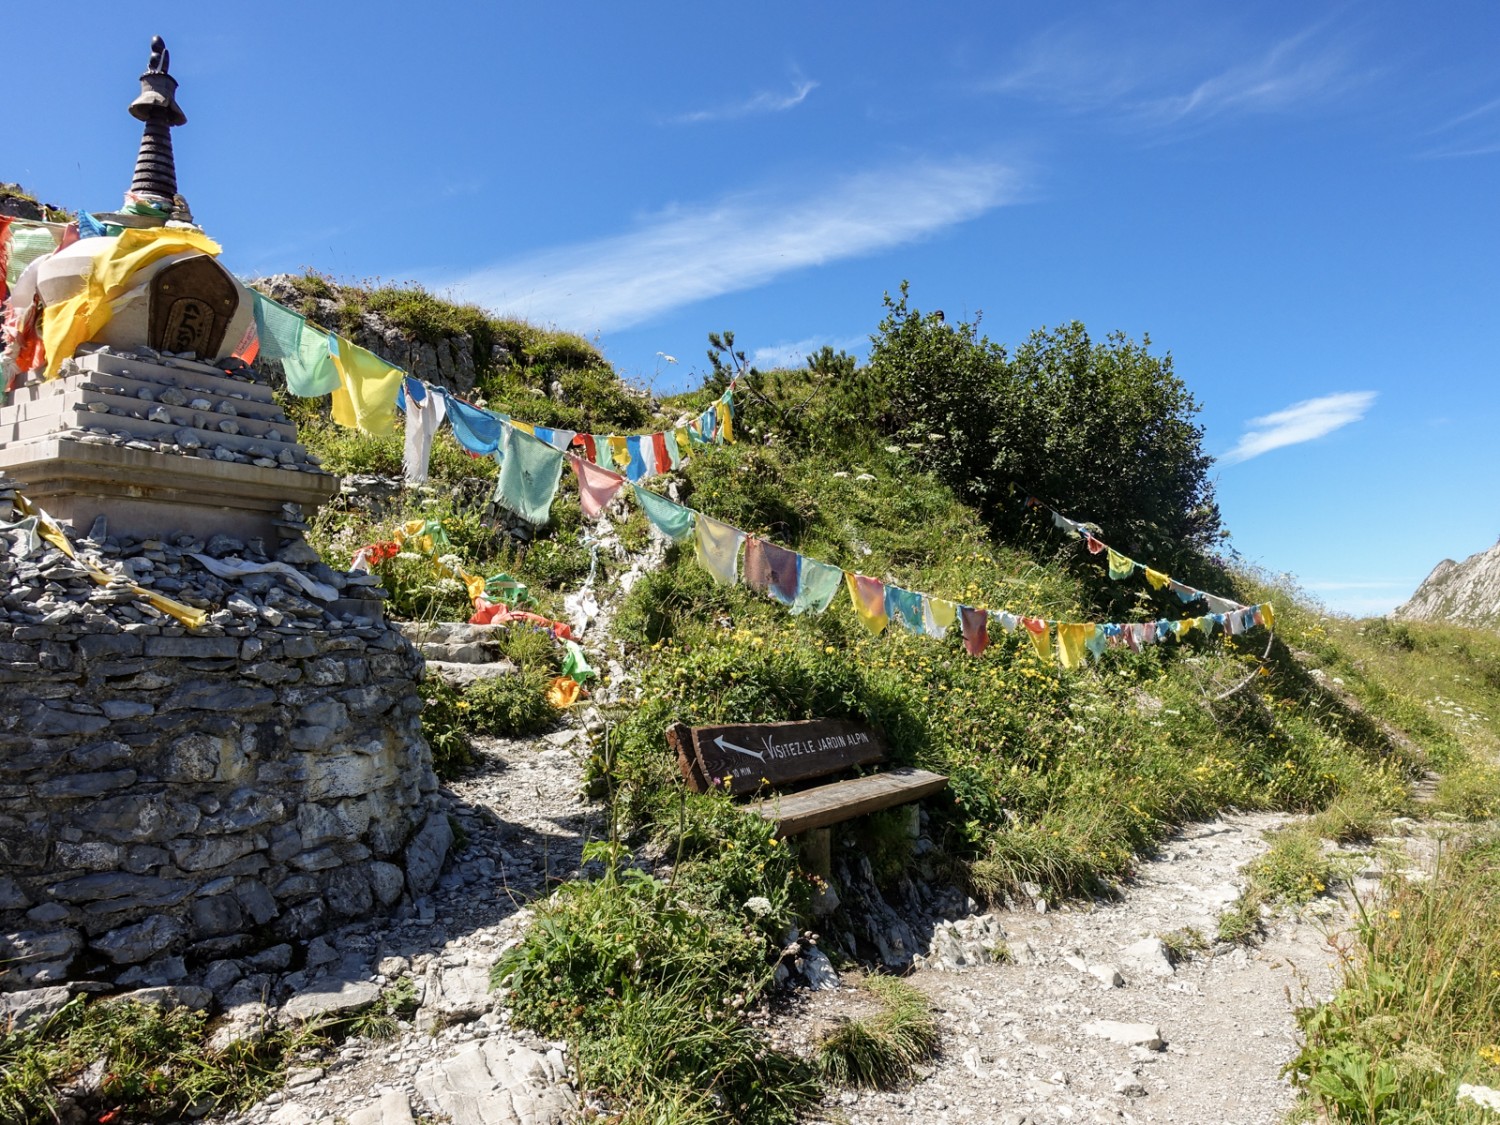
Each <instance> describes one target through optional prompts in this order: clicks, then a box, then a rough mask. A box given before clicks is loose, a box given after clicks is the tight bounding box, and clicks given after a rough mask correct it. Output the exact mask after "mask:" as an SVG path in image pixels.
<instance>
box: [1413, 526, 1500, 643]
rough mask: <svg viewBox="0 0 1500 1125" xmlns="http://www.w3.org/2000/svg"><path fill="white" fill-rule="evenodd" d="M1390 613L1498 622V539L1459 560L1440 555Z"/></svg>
mask: <svg viewBox="0 0 1500 1125" xmlns="http://www.w3.org/2000/svg"><path fill="white" fill-rule="evenodd" d="M1391 616H1392V617H1398V618H1402V619H1405V620H1408V621H1454V622H1457V623H1459V624H1463V625H1479V626H1490V627H1494V626H1497V625H1500V543H1496V544H1495V545H1494V546H1493V547H1491V548H1489V549H1488V550H1486V551H1480V552H1478V553H1477V554H1473V555H1470V556H1469V557H1468V558H1466V559H1464V560H1463V562H1454V561H1453V560H1452V559H1444V560H1443V561H1442V562H1440V563H1438V564H1437V566H1435V567H1433V569H1432V573H1431V574H1429V575H1428V576H1427V577H1426V578H1425V579H1424V580H1423V582H1422V584H1421V585H1420V586H1418V587H1417V590H1416V593H1414V594H1412V596H1411V598H1410V599H1409V600H1408V601H1407V602H1406V603H1405V604H1404V605H1400V606H1397V607H1396V610H1395V611H1394V612H1393V613H1392V614H1391Z"/></svg>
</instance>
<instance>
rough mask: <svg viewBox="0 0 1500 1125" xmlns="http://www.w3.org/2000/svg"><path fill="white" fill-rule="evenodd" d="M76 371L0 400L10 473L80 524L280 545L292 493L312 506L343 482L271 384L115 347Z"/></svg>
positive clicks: (3, 458) (82, 528) (3, 460)
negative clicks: (303, 438)
mask: <svg viewBox="0 0 1500 1125" xmlns="http://www.w3.org/2000/svg"><path fill="white" fill-rule="evenodd" d="M66 371H67V373H66V374H64V375H63V376H62V377H60V378H58V379H54V380H52V381H51V382H46V383H35V384H29V385H26V386H23V387H20V388H18V389H17V390H16V392H15V393H14V396H13V397H12V400H11V401H10V402H9V403H8V404H6V405H5V406H3V407H0V472H4V473H8V474H9V475H11V476H13V477H15V478H16V479H18V480H20V481H21V482H22V483H23V484H24V486H25V492H26V495H27V496H28V497H30V498H31V499H32V500H33V501H35V502H36V503H38V504H40V505H41V506H42V507H44V508H45V509H47V511H48V512H49V513H50V514H51V515H52V516H53V517H54V518H56V519H59V520H62V521H65V522H69V523H71V524H72V525H73V527H74V529H75V530H76V531H77V532H79V533H80V534H86V533H87V532H88V530H89V527H90V525H91V524H92V523H93V521H94V519H95V517H97V516H99V515H104V516H106V517H107V518H108V522H109V530H110V533H111V534H125V535H134V536H137V537H150V536H160V535H166V534H179V533H188V534H193V535H199V536H204V537H208V536H212V535H214V534H217V533H220V532H222V533H225V534H228V535H232V536H234V537H236V538H240V539H244V538H252V537H256V536H260V537H263V538H264V539H265V541H266V543H267V544H268V545H273V544H275V543H276V541H277V540H276V537H275V535H273V534H272V533H273V532H274V531H276V530H277V526H276V525H277V522H278V521H282V522H285V521H284V516H283V514H282V505H283V504H286V503H294V504H299V505H301V506H302V507H303V508H304V509H306V510H307V511H308V512H309V513H310V512H311V511H313V510H314V509H316V508H317V507H318V506H320V505H321V504H323V503H324V502H325V501H326V500H327V499H328V498H329V497H330V496H332V495H333V494H334V493H335V492H336V491H337V490H338V480H337V478H336V477H333V476H331V475H329V474H328V473H326V472H324V471H323V470H322V469H321V468H319V467H318V466H317V465H316V464H314V463H313V462H312V460H310V458H309V455H308V452H307V450H306V449H305V448H303V447H302V446H301V445H299V444H297V440H296V429H295V427H294V426H293V424H292V423H291V421H290V420H289V419H288V418H287V417H286V415H285V413H283V412H282V410H281V408H280V407H279V406H278V405H277V404H276V402H275V400H274V399H273V397H272V394H271V389H270V388H269V387H267V386H265V385H263V384H260V383H257V382H253V381H251V380H249V379H239V378H231V377H230V376H228V375H226V374H225V373H224V372H223V371H220V370H219V369H217V368H215V367H212V366H210V365H209V364H205V363H197V362H194V361H192V360H186V359H172V358H168V357H153V358H150V359H146V358H133V357H131V356H130V355H129V354H128V353H127V354H125V355H122V354H119V353H113V352H108V351H96V352H94V353H92V354H90V355H86V356H81V357H79V358H78V359H77V360H76V362H74V363H70V364H68V365H67V367H66ZM288 537H291V533H290V532H288ZM273 549H274V548H273Z"/></svg>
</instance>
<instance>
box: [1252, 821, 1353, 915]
mask: <svg viewBox="0 0 1500 1125" xmlns="http://www.w3.org/2000/svg"><path fill="white" fill-rule="evenodd" d="M1346 866H1347V861H1344V860H1341V859H1340V858H1339V857H1337V856H1333V855H1330V854H1329V853H1328V852H1326V851H1324V849H1323V843H1322V841H1321V840H1320V839H1319V838H1318V834H1317V832H1316V831H1314V830H1313V829H1312V828H1311V827H1309V826H1306V825H1297V826H1295V827H1292V828H1284V829H1282V830H1280V831H1279V832H1275V833H1273V834H1272V835H1271V848H1270V850H1269V851H1267V852H1266V853H1265V854H1264V855H1262V856H1259V857H1258V858H1256V859H1255V860H1254V861H1252V862H1251V864H1250V865H1249V867H1248V868H1246V873H1247V874H1248V875H1249V877H1250V885H1251V888H1252V889H1253V891H1254V892H1255V893H1256V894H1258V895H1259V896H1260V901H1261V902H1265V903H1270V904H1274V903H1294V904H1296V903H1304V902H1310V901H1311V900H1312V899H1314V898H1316V897H1317V896H1318V895H1320V894H1323V893H1325V892H1326V891H1327V890H1328V888H1329V887H1331V886H1333V885H1334V884H1335V883H1337V882H1338V881H1339V880H1340V878H1342V877H1343V875H1344V868H1345V867H1346Z"/></svg>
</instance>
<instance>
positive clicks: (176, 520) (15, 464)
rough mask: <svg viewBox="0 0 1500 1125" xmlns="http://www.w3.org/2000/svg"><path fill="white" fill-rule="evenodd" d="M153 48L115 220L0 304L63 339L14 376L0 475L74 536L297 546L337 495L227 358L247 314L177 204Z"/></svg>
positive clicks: (235, 286) (1, 430)
mask: <svg viewBox="0 0 1500 1125" xmlns="http://www.w3.org/2000/svg"><path fill="white" fill-rule="evenodd" d="M151 47H152V49H151V59H150V62H149V64H148V66H147V69H146V71H145V73H143V74H142V75H141V77H140V84H141V90H140V94H139V96H138V97H137V98H136V99H135V100H134V101H133V102H132V103H131V105H130V113H131V115H132V116H134V117H135V118H137V119H138V120H140V121H141V122H142V123H143V126H144V128H143V133H142V137H141V143H140V149H139V152H138V154H137V157H136V163H135V169H134V173H133V175H132V178H131V182H130V189H129V190H128V191H127V192H126V194H125V204H124V206H123V207H122V208H121V209H120V210H119V211H118V212H111V213H107V214H102V215H99V216H97V217H96V218H97V222H96V224H95V228H97V226H98V225H100V224H102V226H103V229H104V231H105V233H104V234H96V235H94V236H92V237H81V238H78V239H77V240H76V241H73V242H71V243H69V244H66V245H65V246H64V247H63V248H62V249H59V250H58V251H56V252H55V253H53V254H51V255H48V256H46V257H44V258H42V259H39V260H38V261H36V262H34V263H33V264H32V265H31V266H30V267H28V268H27V270H26V272H25V273H24V274H23V275H22V277H21V279H20V280H19V281H18V282H17V284H16V285H15V286H14V290H13V292H12V294H11V305H12V307H13V308H16V307H22V306H21V305H19V304H18V303H24V304H25V305H31V304H33V303H34V304H35V309H36V317H37V323H38V324H40V325H46V330H45V331H43V332H42V336H43V337H44V338H46V339H48V340H49V341H50V340H51V339H52V338H54V337H55V335H56V329H57V328H58V327H59V323H58V322H60V321H63V320H68V319H69V318H71V322H72V323H75V324H77V325H79V327H78V328H77V330H76V331H74V332H72V333H71V335H70V336H69V338H68V340H67V346H66V348H65V349H59V350H65V351H66V352H67V353H68V354H66V355H49V356H46V357H45V364H43V365H39V366H38V367H37V368H36V369H35V370H34V371H31V372H26V373H24V380H23V381H21V382H20V384H19V385H18V386H16V387H15V388H14V390H13V392H12V394H11V396H10V398H9V400H8V401H7V402H6V403H5V405H4V406H3V407H0V473H4V474H8V475H9V476H11V477H14V478H16V479H17V480H19V481H21V482H22V484H23V486H24V491H25V492H26V494H27V495H28V496H29V497H30V498H31V499H32V500H33V501H34V502H36V503H38V504H40V505H41V506H42V507H44V508H45V509H46V510H47V511H48V512H49V513H50V514H51V515H52V516H53V517H54V518H56V519H58V520H62V521H65V522H70V523H71V524H72V525H73V527H74V529H75V530H77V531H78V532H79V533H80V534H82V533H87V532H88V531H89V529H90V527H91V526H92V525H93V524H94V522H95V521H96V520H97V518H98V517H99V516H101V515H102V516H105V517H106V519H107V525H108V528H109V531H110V532H111V533H118V534H126V535H134V536H137V537H150V536H158V535H166V534H183V533H185V534H191V535H195V536H205V537H206V536H211V535H214V534H218V533H225V534H229V535H233V536H235V537H238V538H247V537H261V538H263V539H264V540H265V542H266V543H268V544H270V543H274V542H276V537H275V536H274V535H273V532H277V531H279V532H281V533H282V538H285V539H287V540H296V539H299V538H300V527H301V524H302V521H301V518H300V515H299V512H300V513H310V512H311V511H313V510H314V509H316V508H317V507H318V506H319V505H321V504H322V503H324V502H325V501H326V500H327V499H328V498H329V497H330V496H331V495H333V494H334V493H335V492H336V491H337V487H338V481H337V478H335V477H333V476H331V475H330V474H328V473H327V472H325V471H324V470H323V469H322V467H321V466H320V465H319V464H318V462H317V458H316V457H315V456H313V455H311V454H309V453H308V451H307V450H306V449H305V448H304V447H303V446H302V445H300V444H298V442H297V434H296V427H295V426H294V425H293V423H292V422H291V421H290V420H289V419H288V418H287V416H286V414H285V413H284V412H283V411H282V409H281V408H280V406H278V405H277V403H276V401H275V399H274V396H273V395H272V391H271V387H270V386H269V385H267V384H266V383H265V382H264V381H263V380H262V379H261V377H260V376H259V374H258V373H257V372H256V371H255V370H254V369H253V368H252V367H251V366H250V365H249V364H247V363H246V362H244V360H243V359H242V358H239V357H237V356H236V354H235V353H236V352H239V351H243V349H244V347H245V346H246V345H248V343H249V342H250V341H253V340H254V330H255V319H254V300H253V297H252V295H251V293H250V291H249V290H248V289H246V288H245V286H244V285H242V284H241V283H240V281H239V280H238V279H237V278H236V277H235V276H234V275H233V274H231V273H230V272H229V271H228V270H227V269H225V268H224V267H223V266H222V265H220V264H219V262H218V261H217V260H216V259H215V254H216V252H217V247H216V246H215V245H214V244H213V243H212V242H210V241H208V240H207V239H206V238H205V237H204V236H203V234H202V232H201V231H200V230H199V229H198V228H197V227H196V226H194V224H193V219H192V213H191V211H189V209H188V206H187V202H186V201H185V200H184V199H183V197H182V196H181V195H180V194H179V193H178V190H177V170H176V161H175V159H174V157H173V152H172V133H171V130H172V129H173V128H175V127H177V126H179V125H182V124H184V123H185V122H186V121H187V115H186V114H184V113H183V111H182V109H181V107H180V106H179V105H178V104H177V80H176V79H175V78H173V77H172V76H171V75H170V74H169V73H168V67H169V65H170V56H169V54H168V51H167V49H166V45H165V43H163V42H162V40H161V38H160V37H159V36H158V37H156V38H155V39H153V40H152V45H151ZM137 263H139V264H137ZM101 309H106V310H107V311H105V312H104V313H103V315H102V316H101V315H100V311H101ZM49 317H51V318H54V320H53V322H52V323H51V324H49V323H48V321H47V318H49ZM80 334H81V335H82V336H83V339H81V340H80V339H77V337H78V336H79V335H80ZM49 374H50V375H52V376H54V377H52V378H47V377H46V376H47V375H49Z"/></svg>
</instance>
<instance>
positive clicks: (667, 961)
mask: <svg viewBox="0 0 1500 1125" xmlns="http://www.w3.org/2000/svg"><path fill="white" fill-rule="evenodd" d="M736 815H738V816H740V817H743V815H744V814H742V813H739V814H736ZM755 819H759V818H755ZM584 858H585V861H586V862H594V861H602V862H603V863H604V864H605V870H604V874H603V876H602V877H601V878H599V879H597V880H581V881H575V882H570V883H565V884H563V886H562V887H560V888H559V890H558V892H557V894H556V895H554V896H553V898H552V899H551V900H549V901H548V902H547V903H546V904H545V905H543V906H542V907H540V908H539V910H538V912H537V918H536V921H535V923H534V924H533V926H532V927H531V929H530V930H528V931H527V934H526V937H525V938H524V939H523V941H522V942H521V944H520V945H518V946H516V947H515V948H513V949H511V950H510V951H508V952H507V953H505V954H504V955H502V957H501V959H500V960H499V962H498V963H497V964H496V965H495V968H494V970H493V973H492V980H493V981H494V983H495V984H497V985H503V986H504V987H505V988H506V989H507V990H508V992H507V1002H508V1003H509V1004H510V1007H511V1012H512V1017H513V1018H514V1019H515V1021H516V1022H517V1023H518V1024H520V1025H522V1026H525V1027H530V1028H533V1029H535V1030H536V1031H538V1032H540V1033H541V1034H543V1035H547V1036H566V1037H567V1038H568V1040H569V1042H570V1043H571V1044H572V1045H573V1053H574V1057H575V1063H576V1066H577V1067H578V1075H579V1079H580V1081H581V1082H582V1084H583V1085H584V1086H585V1087H586V1088H589V1089H594V1090H600V1091H602V1092H603V1093H604V1094H605V1095H606V1096H608V1097H609V1098H610V1099H611V1100H614V1101H618V1103H619V1104H620V1105H621V1107H622V1108H624V1107H630V1112H632V1113H636V1114H642V1113H643V1112H645V1111H649V1114H648V1115H647V1116H645V1117H643V1118H642V1120H656V1119H658V1118H659V1117H660V1115H662V1114H668V1113H669V1114H671V1117H670V1118H669V1119H671V1120H680V1121H684V1122H686V1121H693V1122H703V1123H715V1125H717V1123H721V1122H722V1123H726V1125H727V1123H728V1122H732V1121H756V1122H772V1123H776V1122H786V1123H790V1122H792V1121H795V1120H797V1119H798V1117H799V1115H800V1113H801V1111H802V1110H803V1109H805V1108H806V1107H807V1106H808V1105H810V1104H811V1102H812V1101H814V1100H815V1099H816V1097H817V1084H816V1081H815V1079H814V1076H813V1074H812V1072H811V1069H810V1068H809V1067H808V1066H807V1065H806V1064H805V1063H802V1062H800V1061H798V1060H797V1059H795V1058H794V1057H792V1056H789V1055H786V1054H783V1053H781V1052H778V1051H776V1050H773V1049H772V1048H771V1047H770V1046H769V1044H768V1043H767V1042H766V1040H765V1038H764V1036H763V1035H762V1033H761V1032H759V1031H758V1030H756V1029H755V1028H754V1027H753V1026H752V1025H751V1024H750V1023H749V1022H748V1021H747V1020H746V1018H745V1016H746V1014H747V1007H748V1006H751V1005H753V1004H754V1003H755V1001H756V998H757V997H758V996H759V995H760V994H761V992H762V991H763V990H764V989H765V987H766V986H767V984H768V983H769V981H770V979H771V969H772V966H771V963H770V962H769V960H768V956H767V954H768V947H767V943H766V940H765V938H764V935H763V934H762V933H761V932H760V930H759V929H758V926H757V924H758V920H759V918H758V913H757V912H758V911H759V909H760V904H759V903H758V902H752V901H749V900H746V901H744V902H740V903H732V902H731V901H730V899H731V898H732V897H733V896H732V895H730V893H729V891H728V889H727V888H725V887H723V886H718V887H713V888H712V889H710V885H711V884H712V883H713V882H714V881H713V879H712V878H711V877H709V873H708V872H707V870H706V869H701V868H700V869H698V870H697V874H696V875H687V874H686V873H685V877H684V878H683V879H682V880H681V882H680V887H681V889H680V890H679V889H678V888H677V886H676V885H674V884H673V883H667V882H663V881H662V880H660V879H657V878H656V877H654V876H652V875H650V874H647V873H646V872H644V871H641V870H639V869H637V868H634V867H627V866H625V865H624V861H625V859H626V853H625V851H624V849H623V848H622V847H620V846H619V845H617V844H606V843H603V842H596V843H594V844H591V845H589V846H588V847H587V848H586V849H585V852H584ZM735 893H738V892H735ZM726 896H728V897H726ZM751 897H752V898H753V897H754V896H751ZM778 948H779V947H778Z"/></svg>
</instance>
